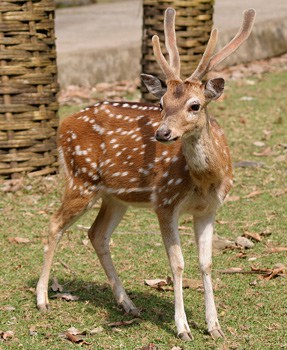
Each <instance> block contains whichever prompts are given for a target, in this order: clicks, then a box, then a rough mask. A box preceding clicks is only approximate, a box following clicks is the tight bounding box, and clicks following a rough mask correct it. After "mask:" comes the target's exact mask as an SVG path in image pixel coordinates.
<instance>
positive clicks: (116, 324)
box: [107, 318, 141, 327]
mask: <svg viewBox="0 0 287 350" xmlns="http://www.w3.org/2000/svg"><path fill="white" fill-rule="evenodd" d="M140 321H141V320H140V319H139V318H133V319H132V320H127V321H125V320H123V321H117V322H109V323H107V326H109V327H120V326H130V325H131V324H135V323H139V322H140Z"/></svg>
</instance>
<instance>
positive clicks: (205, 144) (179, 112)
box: [37, 8, 255, 340]
mask: <svg viewBox="0 0 287 350" xmlns="http://www.w3.org/2000/svg"><path fill="white" fill-rule="evenodd" d="M254 16H255V12H254V10H252V9H250V10H248V11H245V12H244V18H243V23H242V26H241V28H240V30H239V32H238V33H237V34H236V36H235V37H234V38H233V39H232V41H231V42H230V43H229V44H228V45H226V46H225V47H224V48H223V49H222V50H221V51H219V52H218V53H217V54H214V55H213V52H214V49H215V46H216V41H217V30H216V29H214V30H213V31H212V32H211V35H210V40H209V42H208V44H207V47H206V50H205V52H204V54H203V57H202V59H201V61H200V63H199V65H198V67H197V68H196V70H195V71H194V72H193V73H192V75H191V76H190V77H189V78H188V79H186V80H182V79H181V78H180V58H179V53H178V49H177V46H176V34H175V23H174V21H175V11H174V10H173V9H171V8H169V9H167V10H166V12H165V20H164V30H165V43H166V48H167V51H168V54H169V59H170V63H168V62H167V61H166V59H165V57H164V56H163V54H162V52H161V49H160V43H159V38H158V37H157V36H154V37H153V39H152V42H153V48H154V55H155V58H156V60H157V61H158V63H159V65H160V67H161V69H162V71H163V73H164V74H165V76H166V86H163V85H162V83H161V81H160V80H159V79H157V78H156V77H154V76H151V75H143V80H144V82H145V84H146V85H147V87H148V89H149V90H150V91H151V92H152V93H153V94H154V95H155V96H157V97H158V98H159V99H160V101H161V102H160V107H158V106H154V105H150V104H146V103H133V102H101V103H96V104H95V105H94V106H92V107H89V108H86V109H85V110H82V111H80V112H79V113H76V114H74V115H72V116H70V117H68V118H66V119H65V120H64V121H63V122H62V124H61V126H60V129H59V134H58V151H59V160H60V163H61V165H62V167H63V169H64V172H65V178H66V182H65V191H64V196H63V199H62V205H61V207H60V208H59V210H58V211H57V212H56V213H55V214H54V215H53V216H52V218H51V223H50V234H49V240H48V245H47V246H46V249H45V254H44V265H43V268H42V273H41V276H40V279H39V282H38V285H37V306H38V308H39V309H40V310H41V311H46V310H47V309H48V305H49V302H48V292H47V290H48V280H49V274H50V269H51V265H52V259H53V256H54V253H55V248H56V246H57V243H58V242H59V240H60V239H61V237H62V235H63V233H64V231H65V230H66V229H67V228H68V227H69V226H70V225H71V224H72V223H73V222H75V221H76V220H77V219H78V218H79V217H80V216H81V215H82V214H83V213H84V212H85V211H86V210H87V209H89V208H91V207H92V205H93V204H94V203H95V202H96V201H97V200H98V199H100V198H101V208H100V210H99V213H98V215H97V217H96V219H95V221H94V223H93V225H92V226H91V228H90V229H89V232H88V236H89V239H90V240H91V243H92V245H93V247H94V249H95V251H96V253H97V255H98V258H99V260H100V262H101V265H102V267H103V268H104V270H105V273H106V275H107V278H108V280H109V283H110V284H111V287H112V291H113V294H114V297H115V299H116V302H117V303H118V304H119V305H120V306H122V308H123V309H124V311H125V312H127V313H130V314H133V315H138V314H139V309H137V308H136V306H135V305H134V303H133V302H132V301H131V299H130V298H129V296H128V295H127V293H126V291H125V289H124V287H123V285H122V283H121V281H120V279H119V277H118V274H117V272H116V270H115V268H114V265H113V262H112V258H111V254H110V247H109V241H110V237H111V234H112V232H113V231H114V229H115V228H116V226H117V225H118V223H119V222H120V221H121V219H122V217H123V216H124V214H125V212H126V210H127V208H128V206H130V205H134V206H139V207H149V208H152V209H153V210H154V211H155V213H156V215H157V218H158V221H159V225H160V230H161V234H162V238H163V242H164V246H165V249H166V252H167V256H168V259H169V263H170V267H171V271H172V276H173V283H174V299H175V323H176V328H177V332H178V335H179V337H180V338H182V339H183V340H191V339H192V335H191V332H190V328H189V325H188V322H187V317H186V314H185V310H184V302H183V294H182V275H183V270H184V260H183V255H182V251H181V245H180V238H179V233H178V219H179V216H180V215H181V214H182V213H189V214H191V215H192V216H193V223H194V231H195V237H196V242H197V246H198V251H199V266H200V270H201V274H202V280H203V286H204V298H205V308H206V322H207V327H208V332H209V333H210V335H211V336H212V337H213V338H218V337H222V336H223V332H222V330H221V327H220V325H219V322H218V318H217V311H216V307H215V302H214V295H213V289H212V281H211V259H212V235H213V227H214V218H215V213H216V210H217V208H218V207H219V206H220V205H221V204H222V202H223V200H224V198H225V197H226V195H227V193H228V191H229V190H230V188H231V186H232V164H231V159H230V153H229V148H228V146H227V142H226V139H225V136H224V132H223V130H222V129H221V127H220V126H219V124H218V123H217V122H216V121H215V119H213V118H211V117H210V116H209V114H208V111H207V105H208V103H209V102H210V101H212V100H216V99H217V98H218V97H219V96H220V95H221V94H222V92H223V89H224V80H223V79H222V78H215V79H212V80H208V81H206V82H202V79H203V78H204V77H205V75H206V74H207V73H208V72H209V71H211V70H212V69H213V68H214V66H216V65H217V64H218V63H219V62H221V61H222V60H223V59H225V58H226V57H227V56H229V55H230V54H231V53H233V52H234V51H235V50H236V49H237V48H238V47H239V46H240V45H241V44H242V43H243V42H244V41H245V40H246V39H247V38H248V36H249V34H250V32H251V29H252V25H253V22H254Z"/></svg>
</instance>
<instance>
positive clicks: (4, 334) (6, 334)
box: [0, 331, 14, 341]
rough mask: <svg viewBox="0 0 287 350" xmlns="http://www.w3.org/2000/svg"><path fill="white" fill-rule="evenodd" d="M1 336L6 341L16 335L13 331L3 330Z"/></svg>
mask: <svg viewBox="0 0 287 350" xmlns="http://www.w3.org/2000/svg"><path fill="white" fill-rule="evenodd" d="M0 337H1V339H3V340H4V341H6V340H8V339H12V338H13V337H14V332H13V331H6V332H1V333H0Z"/></svg>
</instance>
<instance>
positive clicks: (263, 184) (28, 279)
mask: <svg viewBox="0 0 287 350" xmlns="http://www.w3.org/2000/svg"><path fill="white" fill-rule="evenodd" d="M286 80H287V72H278V73H272V74H266V75H264V76H263V77H262V78H257V79H256V78H254V79H253V82H251V83H250V80H248V81H247V82H246V81H241V82H237V83H236V82H233V83H232V84H229V85H228V86H227V89H226V97H225V99H224V100H223V101H221V102H218V103H214V104H213V105H212V106H211V114H214V115H217V116H219V118H218V119H219V122H220V123H221V124H222V125H223V127H224V129H225V132H226V134H227V137H228V140H229V144H230V148H231V151H232V155H233V161H234V162H241V161H247V160H248V161H253V162H260V163H264V166H263V167H247V168H242V167H237V168H235V186H234V189H233V191H232V193H231V199H232V198H233V199H235V200H233V201H229V202H227V203H226V204H225V205H224V206H223V207H222V208H221V209H220V211H219V213H218V216H217V220H218V224H217V226H216V233H218V234H219V235H220V236H225V237H228V238H231V239H234V238H235V237H237V236H240V235H242V234H243V233H244V232H246V231H248V232H253V233H259V234H262V241H261V242H259V243H257V244H256V245H255V247H254V248H253V249H250V250H247V251H245V252H244V254H240V251H238V250H225V251H223V252H217V253H216V254H215V256H214V264H213V280H214V284H215V285H216V291H215V297H216V303H217V307H218V312H219V318H220V322H221V326H222V328H223V329H224V331H225V334H226V339H225V340H219V341H213V340H212V339H210V338H209V336H208V335H207V334H206V332H205V329H206V328H205V322H204V305H203V294H202V292H201V291H200V290H191V289H186V290H184V297H185V307H186V312H187V315H188V318H189V320H190V321H192V322H191V324H193V325H194V326H193V328H194V329H193V335H194V337H195V340H194V342H193V343H191V344H185V343H183V342H182V341H181V340H179V339H177V338H176V336H175V326H174V322H173V309H174V305H173V293H172V292H159V291H157V290H154V289H151V288H149V287H147V286H145V285H144V283H143V281H144V280H145V279H148V278H150V279H152V278H165V277H166V276H168V275H170V271H169V267H168V264H167V259H166V255H165V252H164V248H163V245H162V242H161V237H160V235H159V234H157V233H158V225H157V222H156V220H155V216H154V215H153V214H152V213H151V212H150V211H148V210H146V211H143V210H142V209H133V210H130V211H129V212H128V213H127V215H126V217H125V218H124V220H123V221H122V222H121V224H120V226H119V227H118V229H117V230H116V232H115V233H114V235H113V241H112V246H111V249H112V255H113V258H114V261H115V265H116V267H117V269H118V271H119V272H120V276H121V278H122V281H123V283H124V285H125V287H126V288H127V290H128V292H129V294H130V295H131V297H132V298H133V299H134V301H135V303H136V305H137V306H138V307H139V308H141V309H142V319H141V320H140V322H139V323H132V324H131V325H129V326H118V327H111V326H108V323H109V322H116V321H122V320H130V319H131V317H128V316H126V315H123V313H122V312H121V310H119V308H118V307H117V306H116V305H115V303H114V300H113V297H112V294H111V291H110V288H109V286H108V285H107V283H106V277H105V275H104V273H103V271H102V269H101V267H100V265H99V262H98V259H97V257H96V255H95V253H94V251H93V249H92V247H91V245H90V244H89V243H88V244H87V243H86V238H87V237H86V232H85V230H83V229H79V228H78V227H77V225H82V226H83V227H85V226H89V225H90V224H91V222H92V220H93V217H94V216H95V215H96V212H97V209H93V210H92V211H91V212H89V213H88V214H87V215H86V216H84V217H83V218H81V220H79V222H77V224H76V225H74V226H73V227H72V228H71V229H70V230H69V231H68V233H67V234H66V235H65V236H64V238H63V240H62V241H61V243H60V244H59V248H58V251H57V255H56V258H55V260H54V264H53V268H52V273H51V277H57V278H58V281H59V283H60V284H61V285H64V289H65V291H70V292H71V293H72V294H73V295H77V296H79V298H80V299H79V300H78V301H74V302H67V301H64V300H62V299H51V306H52V310H51V311H50V312H49V313H47V314H41V313H39V312H38V311H37V310H36V308H35V295H34V292H35V285H36V283H37V279H38V276H39V272H40V268H41V264H42V250H43V249H42V246H43V242H44V241H45V234H46V231H47V226H48V221H49V217H50V215H51V213H52V212H53V211H54V210H55V208H56V207H57V206H58V205H59V198H60V193H61V181H59V177H47V178H43V179H28V178H27V179H25V182H24V187H23V188H22V189H21V190H19V191H17V192H15V193H5V194H4V193H2V195H1V199H0V219H1V229H0V230H1V237H2V238H1V257H0V259H1V260H0V264H1V276H0V331H2V332H6V331H13V332H14V336H13V337H11V338H8V339H7V340H6V341H3V342H2V343H1V342H0V349H3V350H4V349H15V350H16V349H17V350H18V349H35V350H37V349H59V350H62V349H63V350H64V349H71V348H79V346H81V345H82V347H86V348H92V349H140V348H143V347H146V349H148V348H147V346H148V345H149V344H151V343H154V344H155V345H156V346H157V348H158V349H164V350H165V349H172V347H174V346H178V347H180V348H183V349H201V350H202V349H218V350H225V349H240V350H243V349H252V350H261V349H270V350H271V349H272V350H275V349H276V350H277V349H283V348H287V329H286V317H287V305H286V290H287V279H286V277H278V278H275V279H272V280H270V281H266V280H263V279H261V278H259V276H258V275H252V274H222V273H220V270H222V269H227V268H230V267H243V268H245V269H247V270H250V268H251V266H256V267H261V268H272V267H273V266H274V265H275V264H277V263H283V264H285V266H286V265H287V253H286V252H281V253H273V254H271V253H270V249H271V248H272V247H276V246H284V245H285V246H286V238H285V237H286V231H287V220H286V219H287V217H286V208H287V200H286V172H287V170H286V158H287V154H286V118H285V116H286V114H287V113H286V112H287V110H286V109H287V107H286V99H287V90H286ZM246 97H249V98H250V97H252V99H249V100H246ZM69 112H70V110H64V111H62V115H65V114H68V113H69ZM258 141H260V142H264V145H263V147H261V148H260V147H258V146H256V145H258V143H255V145H254V142H258ZM259 145H260V144H259ZM266 149H267V151H266ZM263 150H265V151H266V154H267V155H266V156H262V155H261V156H260V153H262V151H263ZM256 154H257V155H256ZM258 154H259V156H258ZM252 193H253V195H252ZM250 194H251V196H249V195H250ZM181 224H182V225H184V226H185V227H186V226H187V227H190V231H189V230H184V232H183V233H184V234H182V236H181V240H182V247H183V251H184V256H185V260H186V269H185V277H191V276H192V277H193V278H199V273H198V269H197V253H196V249H195V247H194V244H193V243H192V235H191V231H192V230H191V227H192V224H191V222H190V220H189V218H188V217H185V218H182V220H181ZM17 236H18V237H22V238H27V239H28V240H29V242H28V243H26V244H24V243H22V244H17V243H15V242H13V241H12V242H11V238H13V237H17ZM9 238H10V240H9ZM53 294H55V293H53V292H52V291H50V296H52V295H53ZM72 326H73V327H76V328H77V329H79V330H80V331H86V335H85V336H82V338H83V339H84V340H85V341H86V342H87V343H89V344H90V345H88V344H86V345H85V344H74V343H71V342H69V341H68V340H67V339H66V338H65V337H63V336H62V334H63V333H64V332H65V331H66V330H67V329H68V328H69V327H72ZM97 327H102V328H98V330H99V332H98V333H97V334H94V335H93V334H91V332H90V331H91V330H93V329H94V328H97ZM2 337H3V335H2ZM150 348H151V347H150Z"/></svg>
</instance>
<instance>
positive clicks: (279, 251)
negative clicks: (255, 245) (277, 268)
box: [268, 247, 287, 253]
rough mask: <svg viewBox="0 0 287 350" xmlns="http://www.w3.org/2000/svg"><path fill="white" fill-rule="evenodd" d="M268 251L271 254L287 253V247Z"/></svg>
mask: <svg viewBox="0 0 287 350" xmlns="http://www.w3.org/2000/svg"><path fill="white" fill-rule="evenodd" d="M268 251H269V252H270V253H282V252H287V247H274V248H269V249H268Z"/></svg>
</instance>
